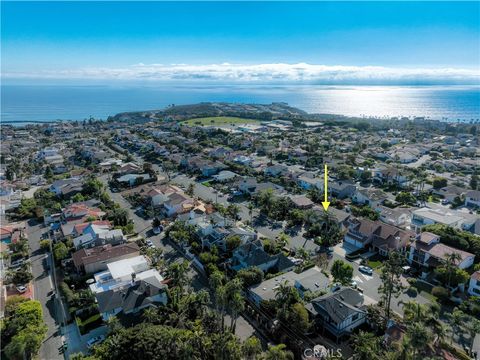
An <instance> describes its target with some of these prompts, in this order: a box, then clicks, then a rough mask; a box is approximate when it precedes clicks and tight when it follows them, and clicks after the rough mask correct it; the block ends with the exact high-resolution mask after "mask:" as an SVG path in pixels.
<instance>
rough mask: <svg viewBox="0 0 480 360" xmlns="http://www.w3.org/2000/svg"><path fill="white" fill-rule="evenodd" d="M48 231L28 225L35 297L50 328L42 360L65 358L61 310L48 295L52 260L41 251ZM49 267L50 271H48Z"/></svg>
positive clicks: (41, 353)
mask: <svg viewBox="0 0 480 360" xmlns="http://www.w3.org/2000/svg"><path fill="white" fill-rule="evenodd" d="M45 231H46V228H45V227H44V226H43V224H37V223H35V222H34V221H32V220H31V221H30V222H29V223H28V225H27V235H28V242H29V246H30V251H31V262H32V274H33V277H34V283H33V284H34V295H35V300H38V301H40V303H41V304H42V310H43V318H44V320H45V323H46V325H47V326H48V332H47V336H46V338H45V340H44V342H43V344H42V346H41V348H40V354H39V357H40V359H42V360H44V359H45V360H53V359H61V358H63V355H62V352H61V348H62V337H61V331H60V323H59V319H61V313H60V311H61V309H60V307H59V306H58V304H57V302H56V301H55V300H54V297H53V296H52V297H50V296H49V295H48V294H49V292H50V291H51V290H53V288H54V286H53V279H52V272H51V271H52V269H53V266H52V264H51V259H50V258H49V256H48V255H47V253H45V252H44V251H43V250H41V249H40V245H39V242H40V239H41V236H42V234H43V233H44V232H45ZM47 265H49V267H50V270H48V271H47Z"/></svg>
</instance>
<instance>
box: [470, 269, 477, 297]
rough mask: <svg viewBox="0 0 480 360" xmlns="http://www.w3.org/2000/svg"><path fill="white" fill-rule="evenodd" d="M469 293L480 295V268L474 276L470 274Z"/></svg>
mask: <svg viewBox="0 0 480 360" xmlns="http://www.w3.org/2000/svg"><path fill="white" fill-rule="evenodd" d="M468 293H469V294H470V295H472V296H480V270H477V271H475V272H474V273H473V274H472V276H470V283H469V285H468Z"/></svg>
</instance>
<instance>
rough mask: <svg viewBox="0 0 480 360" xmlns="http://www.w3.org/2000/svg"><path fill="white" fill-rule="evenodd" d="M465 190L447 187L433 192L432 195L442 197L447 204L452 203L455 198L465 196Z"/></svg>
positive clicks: (453, 186) (454, 186)
mask: <svg viewBox="0 0 480 360" xmlns="http://www.w3.org/2000/svg"><path fill="white" fill-rule="evenodd" d="M466 191H467V190H465V189H464V188H461V187H459V186H456V185H449V186H445V187H443V188H440V189H438V190H433V191H432V193H433V194H435V195H439V196H441V197H443V198H444V199H445V200H448V201H449V202H453V201H454V200H455V198H457V197H461V196H462V195H465V193H466Z"/></svg>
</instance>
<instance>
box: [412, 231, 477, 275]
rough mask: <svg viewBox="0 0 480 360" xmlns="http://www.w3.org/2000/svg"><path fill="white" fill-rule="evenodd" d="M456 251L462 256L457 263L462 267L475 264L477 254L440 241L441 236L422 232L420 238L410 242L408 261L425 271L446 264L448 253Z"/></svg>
mask: <svg viewBox="0 0 480 360" xmlns="http://www.w3.org/2000/svg"><path fill="white" fill-rule="evenodd" d="M453 253H456V254H458V255H459V256H460V260H458V261H457V263H456V265H457V266H458V268H460V269H466V268H469V267H470V266H472V265H473V260H474V259H475V255H474V254H471V253H469V252H466V251H463V250H459V249H455V248H453V247H450V246H448V245H445V244H442V243H441V242H440V236H438V235H436V234H433V233H430V232H422V233H421V234H420V238H419V239H417V240H416V241H414V242H412V243H411V244H410V253H409V255H408V261H409V262H410V263H411V264H414V265H417V266H420V267H422V268H423V269H424V270H425V271H423V272H424V274H426V273H427V272H428V270H430V269H432V268H435V267H437V266H438V265H441V264H444V263H445V262H446V261H447V259H448V255H450V254H453Z"/></svg>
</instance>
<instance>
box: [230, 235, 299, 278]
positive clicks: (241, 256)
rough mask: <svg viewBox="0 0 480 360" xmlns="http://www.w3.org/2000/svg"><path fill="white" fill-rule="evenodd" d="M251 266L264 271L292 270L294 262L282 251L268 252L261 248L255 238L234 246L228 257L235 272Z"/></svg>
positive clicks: (260, 244)
mask: <svg viewBox="0 0 480 360" xmlns="http://www.w3.org/2000/svg"><path fill="white" fill-rule="evenodd" d="M251 266H256V267H258V268H259V269H261V270H262V271H264V272H267V271H273V272H281V271H289V270H292V269H293V268H294V266H295V264H294V263H293V262H292V261H291V260H290V259H288V258H287V257H286V256H285V255H283V254H282V253H279V254H276V255H270V254H268V253H267V252H266V251H265V250H264V249H263V245H262V242H261V241H260V240H255V241H251V242H248V243H246V244H244V245H242V246H239V247H238V248H236V249H235V250H234V251H233V255H232V258H231V259H230V267H231V269H232V270H234V271H235V272H236V271H239V270H241V269H246V268H248V267H251Z"/></svg>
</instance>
